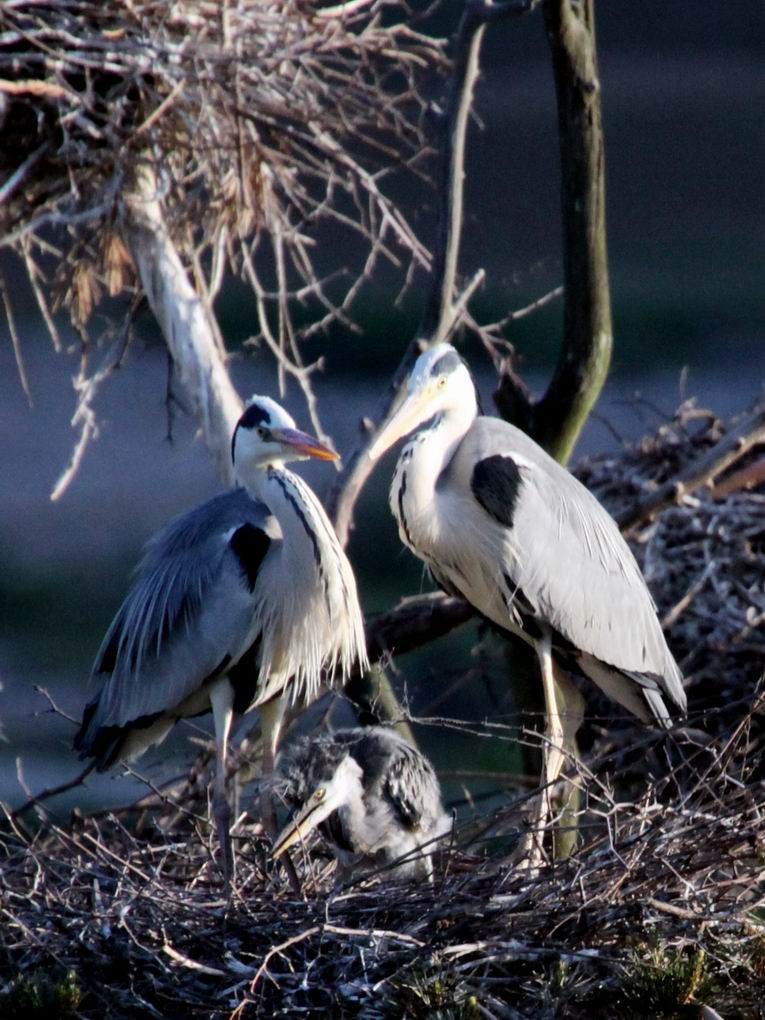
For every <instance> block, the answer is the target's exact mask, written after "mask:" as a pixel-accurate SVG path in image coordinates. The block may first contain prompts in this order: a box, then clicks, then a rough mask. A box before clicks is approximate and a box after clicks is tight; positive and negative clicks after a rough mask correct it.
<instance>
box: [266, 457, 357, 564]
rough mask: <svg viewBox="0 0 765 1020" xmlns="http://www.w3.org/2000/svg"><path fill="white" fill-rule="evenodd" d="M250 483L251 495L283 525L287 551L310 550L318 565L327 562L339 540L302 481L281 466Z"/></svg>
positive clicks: (281, 526) (321, 508) (273, 466)
mask: <svg viewBox="0 0 765 1020" xmlns="http://www.w3.org/2000/svg"><path fill="white" fill-rule="evenodd" d="M248 483H249V484H247V489H248V491H249V493H250V495H251V496H254V497H255V498H256V499H259V500H261V501H262V502H263V503H265V504H266V506H267V507H268V509H269V510H270V511H271V513H272V514H273V515H274V517H275V518H276V519H277V521H278V522H279V527H280V528H281V530H282V534H283V535H284V537H285V539H287V541H286V542H285V547H286V548H287V549H292V550H294V551H297V550H298V549H301V548H304V547H306V546H307V547H308V548H309V549H310V552H311V555H312V557H313V558H314V559H315V560H316V561H317V565H318V564H319V563H320V562H321V561H322V560H324V559H326V556H327V555H329V554H330V550H333V549H334V546H335V545H336V544H337V539H336V538H335V535H334V530H333V528H332V525H331V524H330V523H329V520H328V518H327V515H326V514H325V512H324V509H323V507H322V505H321V503H320V502H319V500H318V499H317V498H316V496H315V494H314V493H313V491H312V490H311V488H310V487H309V486H308V485H306V483H305V482H304V481H303V479H302V478H300V477H299V476H298V475H295V474H293V473H292V472H291V471H288V470H287V469H286V468H285V467H283V466H281V465H279V466H275V465H271V466H269V467H267V468H265V469H264V470H262V471H258V472H257V473H256V475H255V477H254V478H252V479H248Z"/></svg>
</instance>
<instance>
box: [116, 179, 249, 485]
mask: <svg viewBox="0 0 765 1020" xmlns="http://www.w3.org/2000/svg"><path fill="white" fill-rule="evenodd" d="M122 225H123V229H124V233H125V238H126V241H127V244H128V247H129V248H130V252H131V255H132V257H133V261H134V262H135V266H136V269H137V271H138V274H139V276H140V278H141V283H142V284H143V289H144V291H145V293H146V297H147V298H148V301H149V305H150V306H151V309H152V311H153V312H154V314H155V316H156V318H157V322H158V323H159V325H160V328H161V329H162V334H163V336H164V338H165V342H166V343H167V347H168V350H169V351H170V353H171V355H172V358H173V362H174V364H175V368H176V372H177V374H178V379H179V381H180V383H181V386H182V387H183V390H184V392H185V394H186V397H187V400H188V403H189V405H190V406H191V407H192V409H193V411H194V415H195V417H196V419H197V421H199V422H200V425H201V428H202V434H203V437H204V440H205V443H206V445H207V448H208V450H209V451H210V455H211V457H212V459H213V462H214V464H215V468H216V470H217V472H218V474H219V475H220V477H221V478H222V479H223V480H224V481H226V482H230V481H231V480H232V473H231V470H232V469H231V454H230V449H231V433H232V431H233V429H234V426H235V425H236V421H237V419H238V417H239V415H240V414H241V411H242V401H241V399H240V397H239V395H238V394H237V392H236V390H235V389H234V386H233V383H232V382H231V379H230V377H229V374H228V370H227V368H226V363H225V360H224V358H223V355H222V343H221V341H220V338H219V336H218V329H217V325H216V323H215V320H214V318H213V316H212V315H211V314H210V308H209V307H208V306H207V305H206V303H205V302H203V301H202V300H201V299H200V298H199V296H198V295H197V293H196V291H195V290H194V288H193V287H192V285H191V282H190V281H189V278H188V275H187V273H186V271H185V269H184V268H183V264H182V262H181V259H180V256H179V254H178V251H177V250H176V247H175V245H174V244H173V241H172V238H171V237H170V233H169V231H168V229H167V225H166V223H165V218H164V215H163V212H162V204H161V201H160V198H159V194H158V190H157V181H156V177H155V175H154V172H153V170H152V169H151V168H150V167H149V166H148V164H144V165H143V166H142V167H141V168H139V170H138V171H137V173H136V176H135V181H134V184H133V188H132V190H131V191H129V192H128V194H127V195H126V196H125V201H124V206H123V219H122Z"/></svg>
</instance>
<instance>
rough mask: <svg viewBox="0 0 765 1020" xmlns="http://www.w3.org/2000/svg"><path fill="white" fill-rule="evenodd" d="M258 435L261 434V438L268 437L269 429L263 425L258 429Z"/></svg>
mask: <svg viewBox="0 0 765 1020" xmlns="http://www.w3.org/2000/svg"><path fill="white" fill-rule="evenodd" d="M258 435H259V436H260V438H261V439H268V429H266V428H264V427H263V426H262V425H261V426H260V428H259V429H258Z"/></svg>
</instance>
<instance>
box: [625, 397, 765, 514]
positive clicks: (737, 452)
mask: <svg viewBox="0 0 765 1020" xmlns="http://www.w3.org/2000/svg"><path fill="white" fill-rule="evenodd" d="M762 443H765V411H759V412H757V413H756V414H754V415H752V416H750V417H749V418H747V419H746V420H745V421H744V422H742V423H741V424H740V425H739V426H738V427H737V428H736V429H733V430H732V431H730V432H728V433H726V435H725V436H723V438H722V439H721V440H720V441H719V443H717V444H716V445H715V446H713V447H712V449H711V450H708V451H707V452H705V453H703V454H701V456H699V457H698V458H697V459H696V460H694V461H693V462H692V463H691V464H689V465H688V466H687V467H686V468H684V470H683V471H681V472H680V474H679V475H678V476H677V477H676V478H671V479H670V480H669V481H667V482H665V483H664V484H663V485H660V486H659V487H658V488H657V489H656V490H655V492H652V493H651V495H650V496H647V497H646V498H645V499H642V500H640V502H638V503H636V504H634V505H633V506H631V507H627V508H626V509H625V510H623V511H622V512H621V513H620V514H618V515H616V522H617V524H618V525H619V527H620V528H621V529H622V531H629V530H631V529H632V528H635V527H637V526H638V525H639V524H642V523H643V521H646V520H647V519H648V518H649V517H652V516H653V515H654V514H656V513H658V512H659V511H660V510H663V509H665V508H666V507H668V506H673V505H676V504H680V503H681V502H682V500H683V497H685V496H687V495H688V494H689V493H691V492H693V491H694V490H695V489H700V488H701V487H702V486H703V485H708V484H709V483H710V482H712V481H713V480H714V479H715V478H716V477H717V476H718V475H719V474H721V473H722V472H723V471H725V470H726V468H729V467H730V466H731V464H734V463H735V462H736V461H737V460H740V459H741V457H743V456H744V454H745V453H747V452H748V451H749V450H751V449H752V448H753V447H755V446H758V445H760V444H762Z"/></svg>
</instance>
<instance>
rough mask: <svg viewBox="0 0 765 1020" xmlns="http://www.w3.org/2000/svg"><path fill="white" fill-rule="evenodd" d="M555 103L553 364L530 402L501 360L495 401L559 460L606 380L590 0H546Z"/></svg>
mask: <svg viewBox="0 0 765 1020" xmlns="http://www.w3.org/2000/svg"><path fill="white" fill-rule="evenodd" d="M542 9H543V12H544V19H545V27H546V29H547V37H548V39H549V42H550V48H551V52H552V59H553V69H554V73H555V91H556V97H557V104H558V135H559V141H560V164H561V184H562V190H561V205H562V214H563V275H564V283H565V297H564V309H563V340H562V344H561V351H560V356H559V358H558V363H557V366H556V369H555V373H554V375H553V378H552V380H551V382H550V385H549V386H548V388H547V391H546V392H545V394H544V396H543V397H542V399H541V400H540V401H538V402H537V403H536V404H533V403H532V402H531V399H530V395H529V393H528V392H527V391H526V389H525V387H524V385H523V383H522V382H521V381H520V380H519V378H518V376H517V375H516V374H515V373H514V372H513V369H512V365H510V364H509V363H506V364H505V365H504V368H503V370H501V373H500V382H499V386H498V389H497V392H496V394H495V401H496V404H497V407H498V409H499V411H500V414H502V415H503V417H506V418H508V419H509V420H512V421H514V422H515V424H517V425H518V426H519V427H521V428H523V429H525V430H526V431H527V432H529V433H530V434H531V435H533V436H534V438H535V439H536V440H537V441H538V442H539V443H541V445H542V446H544V447H545V448H546V449H548V450H549V451H550V452H551V453H552V454H553V455H554V456H555V457H556V458H557V459H558V460H560V461H561V462H562V463H565V462H566V461H567V460H568V458H569V457H570V455H571V452H572V451H573V448H574V445H575V443H576V440H577V437H578V435H579V432H580V431H581V428H582V426H583V424H584V422H585V421H586V420H587V416H588V415H589V413H590V411H591V409H592V407H593V405H594V403H595V401H596V400H597V398H598V395H599V394H600V391H601V389H602V387H603V383H604V382H605V379H606V375H607V373H608V366H609V362H610V358H611V346H612V333H613V330H612V324H611V300H610V294H609V286H608V259H607V250H606V220H605V211H606V210H605V176H604V154H603V127H602V119H601V108H600V81H599V79H598V67H597V52H596V47H595V19H594V0H582V3H581V4H574V3H572V0H543V5H542Z"/></svg>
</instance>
